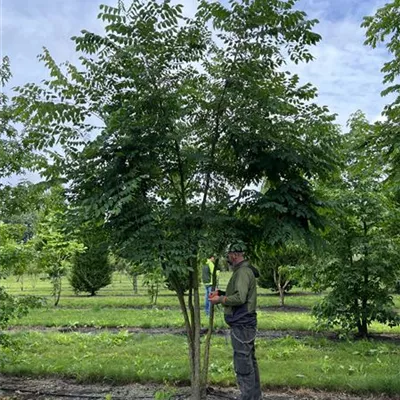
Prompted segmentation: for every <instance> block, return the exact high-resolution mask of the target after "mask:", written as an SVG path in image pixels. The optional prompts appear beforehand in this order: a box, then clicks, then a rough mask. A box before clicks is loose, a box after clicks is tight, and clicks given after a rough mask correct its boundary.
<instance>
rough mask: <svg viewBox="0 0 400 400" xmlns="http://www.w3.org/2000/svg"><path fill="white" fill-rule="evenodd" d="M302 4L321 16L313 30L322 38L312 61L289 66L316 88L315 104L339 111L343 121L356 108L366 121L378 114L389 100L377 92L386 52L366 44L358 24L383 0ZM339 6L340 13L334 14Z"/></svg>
mask: <svg viewBox="0 0 400 400" xmlns="http://www.w3.org/2000/svg"><path fill="white" fill-rule="evenodd" d="M302 4H303V6H306V7H307V8H306V11H307V13H308V14H309V16H310V17H312V18H318V19H319V20H320V23H319V24H318V25H317V26H316V28H315V31H317V32H318V33H319V34H321V36H322V41H321V42H320V43H319V44H318V45H317V46H316V47H314V48H312V49H311V52H312V54H313V55H314V56H315V58H316V60H315V61H313V62H311V63H309V64H302V65H299V66H293V67H291V70H292V71H295V72H296V73H298V74H299V76H300V78H301V81H302V82H311V83H312V84H313V85H314V86H316V87H317V88H318V92H319V98H318V103H320V104H322V105H327V106H328V107H329V109H330V110H331V111H332V112H334V113H337V114H338V122H339V123H340V124H341V125H342V126H345V123H346V120H347V118H348V117H349V115H350V114H351V113H353V112H355V111H356V110H358V109H361V110H362V111H364V112H365V113H366V114H367V117H368V118H369V119H370V120H373V119H376V117H377V116H379V115H380V112H381V111H382V109H383V107H384V105H385V104H386V103H387V102H388V99H387V98H382V97H381V95H380V93H381V91H382V90H383V88H384V87H383V84H382V78H383V75H382V73H381V71H380V70H381V68H382V66H383V64H384V62H385V61H387V60H388V54H387V52H386V50H385V49H383V48H380V49H371V48H369V47H367V46H365V45H364V41H365V32H364V30H363V29H362V28H361V27H360V25H361V22H362V18H363V16H364V15H371V14H373V13H374V12H375V11H376V9H377V8H378V7H379V6H382V5H383V0H382V1H380V0H379V1H377V2H371V1H364V2H358V1H354V0H349V1H346V2H344V1H343V0H338V1H333V0H332V1H319V0H308V1H307V0H303V1H301V2H300V5H299V6H300V7H301V5H302ZM357 5H360V8H361V9H360V8H357ZM346 6H347V8H346ZM361 6H362V7H361ZM338 10H340V12H341V14H340V15H337V14H335V12H336V11H338ZM343 10H344V11H343ZM346 10H347V12H346Z"/></svg>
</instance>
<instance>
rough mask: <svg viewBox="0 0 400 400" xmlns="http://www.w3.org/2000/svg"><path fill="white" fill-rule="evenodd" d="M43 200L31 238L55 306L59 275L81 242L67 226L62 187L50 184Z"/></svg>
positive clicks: (60, 277)
mask: <svg viewBox="0 0 400 400" xmlns="http://www.w3.org/2000/svg"><path fill="white" fill-rule="evenodd" d="M46 202H47V206H46V208H45V210H44V211H43V215H42V217H41V219H40V222H39V224H38V230H37V234H36V236H35V239H34V240H35V246H36V249H37V251H38V255H39V257H38V263H39V265H40V268H41V269H42V270H43V271H44V272H45V273H46V275H47V277H48V279H49V280H50V281H51V282H52V295H53V297H54V304H55V305H57V304H58V302H59V300H60V296H61V289H62V288H61V282H62V277H63V276H65V275H66V274H67V272H68V271H69V269H70V267H71V263H72V260H73V258H74V256H75V255H76V254H78V253H80V252H82V251H83V250H84V245H83V244H82V243H80V242H79V241H78V240H77V239H76V238H75V235H74V233H73V232H70V231H68V229H67V219H66V211H67V206H66V204H65V197H64V190H63V189H62V188H61V187H57V186H55V187H53V188H52V190H51V191H50V193H49V195H48V197H47V199H46Z"/></svg>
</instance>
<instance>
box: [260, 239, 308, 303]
mask: <svg viewBox="0 0 400 400" xmlns="http://www.w3.org/2000/svg"><path fill="white" fill-rule="evenodd" d="M255 254H256V257H255V262H256V265H257V268H258V269H259V271H260V278H259V279H258V281H257V282H258V285H259V286H260V287H262V288H267V289H271V290H273V291H277V292H278V293H279V299H280V305H281V306H282V307H283V306H284V305H285V293H287V292H288V291H289V290H290V289H291V288H292V287H293V286H294V285H296V284H297V277H298V275H299V270H300V269H301V268H302V266H303V265H304V264H305V263H306V262H307V261H308V260H309V259H310V250H309V249H308V247H307V245H306V244H305V243H302V244H296V243H293V242H292V243H287V244H286V245H284V246H281V247H268V246H265V245H264V246H263V245H260V246H258V248H257V250H256V253H255Z"/></svg>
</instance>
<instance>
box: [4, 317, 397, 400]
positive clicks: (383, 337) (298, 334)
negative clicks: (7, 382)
mask: <svg viewBox="0 0 400 400" xmlns="http://www.w3.org/2000/svg"><path fill="white" fill-rule="evenodd" d="M7 330H8V331H9V332H21V331H24V332H26V331H34V332H61V333H70V332H78V333H86V334H99V333H104V332H108V333H112V334H117V333H119V332H121V331H127V332H128V333H130V334H141V333H145V334H147V335H182V336H185V335H186V331H185V330H184V329H183V328H138V327H129V326H126V327H124V328H120V327H100V328H99V327H91V326H85V327H80V326H71V327H69V326H64V327H46V326H41V325H39V326H12V327H9V328H8V329H7ZM206 333H207V328H203V329H202V330H201V335H205V334H206ZM213 334H214V335H216V336H225V337H226V338H227V340H228V338H229V329H214V332H213ZM286 336H291V337H293V338H295V339H301V338H304V337H310V336H311V337H315V338H318V337H320V338H322V337H323V338H326V339H329V340H340V339H339V337H338V335H337V334H336V333H334V332H314V331H296V330H259V331H258V332H257V337H258V338H263V339H278V338H283V337H286ZM369 338H370V339H373V340H376V341H382V342H390V343H394V344H400V335H398V334H390V333H385V334H372V335H370V336H369ZM353 339H356V338H353ZM0 400H1V399H0Z"/></svg>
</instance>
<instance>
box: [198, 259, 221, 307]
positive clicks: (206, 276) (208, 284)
mask: <svg viewBox="0 0 400 400" xmlns="http://www.w3.org/2000/svg"><path fill="white" fill-rule="evenodd" d="M214 262H215V257H214V256H211V257H210V258H209V259H208V260H207V261H206V263H205V264H204V266H203V269H202V274H201V278H202V281H203V284H204V287H205V289H206V295H205V299H204V302H205V307H204V310H205V312H206V314H207V315H210V307H211V304H210V300H209V299H208V296H209V295H210V293H211V289H212V279H213V274H214V268H215V264H214ZM216 274H217V277H218V275H219V271H217V272H216Z"/></svg>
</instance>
